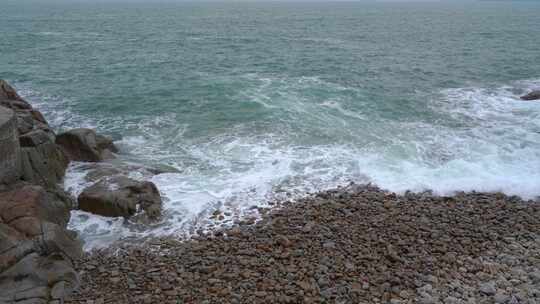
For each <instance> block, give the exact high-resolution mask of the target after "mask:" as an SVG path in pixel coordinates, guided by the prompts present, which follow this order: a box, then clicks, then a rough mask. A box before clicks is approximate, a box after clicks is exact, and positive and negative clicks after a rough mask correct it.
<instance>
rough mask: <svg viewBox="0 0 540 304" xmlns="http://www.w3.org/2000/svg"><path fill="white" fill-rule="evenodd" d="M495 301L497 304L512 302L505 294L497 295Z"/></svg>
mask: <svg viewBox="0 0 540 304" xmlns="http://www.w3.org/2000/svg"><path fill="white" fill-rule="evenodd" d="M493 300H494V301H495V303H497V304H504V303H507V302H508V301H509V300H510V297H509V296H507V295H505V294H503V293H497V294H496V295H495V296H494V297H493Z"/></svg>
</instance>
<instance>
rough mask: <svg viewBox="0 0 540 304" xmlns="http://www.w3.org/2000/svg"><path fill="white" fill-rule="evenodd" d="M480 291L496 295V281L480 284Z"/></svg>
mask: <svg viewBox="0 0 540 304" xmlns="http://www.w3.org/2000/svg"><path fill="white" fill-rule="evenodd" d="M479 289H480V292H482V293H484V294H486V295H488V296H492V295H494V294H495V293H497V288H496V287H495V283H494V282H487V283H482V284H480V288H479Z"/></svg>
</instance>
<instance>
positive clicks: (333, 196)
mask: <svg viewBox="0 0 540 304" xmlns="http://www.w3.org/2000/svg"><path fill="white" fill-rule="evenodd" d="M259 212H260V214H261V215H262V217H261V219H260V220H257V221H255V220H254V219H246V220H244V221H242V222H238V223H237V225H235V226H234V227H232V228H229V229H225V230H216V231H213V232H211V233H208V234H203V235H200V236H197V237H195V238H193V239H191V240H188V241H179V240H177V239H172V238H156V239H150V240H146V241H145V242H144V243H139V244H134V243H124V244H122V245H117V246H114V247H110V248H107V249H103V250H99V251H93V252H90V253H88V254H87V255H86V256H85V257H84V259H83V260H82V261H81V262H79V263H78V264H77V265H76V269H77V270H78V271H79V273H80V274H81V276H82V281H83V282H84V284H82V285H81V287H80V289H79V290H78V291H76V292H75V293H74V295H73V296H72V298H71V300H69V301H67V303H88V304H91V303H94V304H99V303H392V304H397V303H424V304H429V303H452V304H453V303H455V304H458V303H470V304H472V303H528V304H533V303H540V234H539V231H540V205H539V204H538V203H537V202H535V201H531V200H529V201H524V200H521V199H520V198H518V197H510V196H506V195H504V194H500V193H475V192H472V193H456V194H455V195H454V196H436V195H433V194H431V193H429V192H426V193H405V194H404V195H397V194H395V193H391V192H387V191H383V190H381V189H379V188H377V187H374V186H371V185H354V184H353V185H350V186H348V187H344V188H338V189H335V190H331V191H327V192H323V193H319V194H315V195H311V196H309V197H306V198H304V199H302V200H299V201H297V202H294V203H293V202H283V203H281V204H279V205H276V206H275V207H273V208H272V209H260V210H259Z"/></svg>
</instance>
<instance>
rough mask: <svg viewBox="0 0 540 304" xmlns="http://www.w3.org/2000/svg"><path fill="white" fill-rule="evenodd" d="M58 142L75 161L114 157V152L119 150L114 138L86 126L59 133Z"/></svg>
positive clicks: (94, 160) (91, 160)
mask: <svg viewBox="0 0 540 304" xmlns="http://www.w3.org/2000/svg"><path fill="white" fill-rule="evenodd" d="M56 143H57V144H58V145H60V146H61V147H62V149H64V151H65V152H66V154H67V155H68V157H69V159H70V160H74V161H85V162H99V161H102V160H105V159H111V158H114V155H113V154H112V153H113V152H118V149H117V148H116V147H115V146H114V144H113V142H112V139H110V138H108V137H106V136H103V135H98V134H96V132H95V131H94V130H92V129H86V128H78V129H73V130H70V131H67V132H65V133H62V134H59V135H58V136H57V137H56Z"/></svg>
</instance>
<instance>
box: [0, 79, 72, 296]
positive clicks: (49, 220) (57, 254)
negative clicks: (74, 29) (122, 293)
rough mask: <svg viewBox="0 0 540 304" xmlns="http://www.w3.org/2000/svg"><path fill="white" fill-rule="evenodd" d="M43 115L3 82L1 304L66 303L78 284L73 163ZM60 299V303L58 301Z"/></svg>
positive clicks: (0, 110)
mask: <svg viewBox="0 0 540 304" xmlns="http://www.w3.org/2000/svg"><path fill="white" fill-rule="evenodd" d="M55 140H56V135H55V133H54V132H53V131H52V130H51V129H50V127H49V125H48V124H47V121H46V120H45V118H44V117H43V115H42V114H41V113H40V112H39V111H37V110H35V109H33V108H32V106H31V105H30V104H29V103H28V102H26V101H25V100H24V99H22V98H21V97H20V96H19V95H18V94H17V92H16V91H15V89H13V87H11V86H10V85H9V84H7V83H6V82H5V81H3V80H0V165H1V167H0V303H21V304H22V303H47V302H49V303H62V302H63V300H64V298H65V296H66V295H67V294H69V293H70V291H71V290H73V289H74V288H75V287H76V286H78V284H79V279H78V275H77V273H76V272H75V270H74V269H73V265H72V264H73V260H75V259H77V258H79V257H80V256H81V254H82V249H81V244H80V242H79V240H77V239H76V236H75V235H74V233H73V232H71V231H69V230H67V229H66V226H67V223H68V221H69V217H70V210H71V209H72V208H73V206H74V202H73V200H72V199H71V198H70V197H69V195H67V194H66V193H65V192H64V191H63V190H62V189H60V188H59V186H58V183H59V182H60V181H61V180H62V178H63V177H64V174H65V170H66V168H67V165H68V159H67V157H66V156H65V155H64V153H63V151H62V150H61V149H60V147H59V146H58V145H56V143H55ZM55 301H56V302H55Z"/></svg>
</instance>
